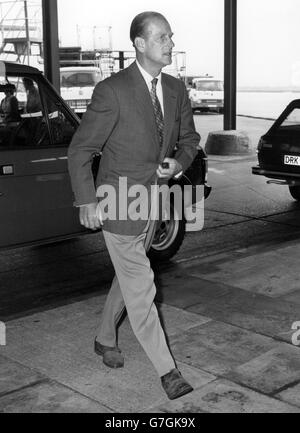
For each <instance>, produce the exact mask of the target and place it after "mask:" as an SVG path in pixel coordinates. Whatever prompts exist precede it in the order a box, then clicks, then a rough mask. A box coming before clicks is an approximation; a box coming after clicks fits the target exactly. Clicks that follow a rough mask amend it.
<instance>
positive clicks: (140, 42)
mask: <svg viewBox="0 0 300 433" xmlns="http://www.w3.org/2000/svg"><path fill="white" fill-rule="evenodd" d="M134 46H135V47H136V49H137V50H138V51H139V52H140V53H143V52H144V50H145V40H144V39H143V38H141V37H140V36H137V37H136V38H135V40H134Z"/></svg>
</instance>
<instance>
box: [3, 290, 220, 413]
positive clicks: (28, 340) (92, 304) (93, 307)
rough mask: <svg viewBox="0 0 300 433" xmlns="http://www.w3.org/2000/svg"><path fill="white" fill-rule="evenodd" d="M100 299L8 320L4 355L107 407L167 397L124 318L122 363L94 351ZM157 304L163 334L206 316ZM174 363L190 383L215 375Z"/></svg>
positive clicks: (142, 405) (136, 406)
mask: <svg viewBox="0 0 300 433" xmlns="http://www.w3.org/2000/svg"><path fill="white" fill-rule="evenodd" d="M104 301H105V296H98V297H94V298H90V299H86V300H84V301H81V302H77V303H73V304H70V305H68V306H62V307H59V308H56V309H52V310H49V311H47V312H46V311H44V312H41V313H36V314H33V315H31V316H27V317H23V318H20V319H16V320H13V321H10V322H8V323H7V346H6V347H4V348H3V352H4V353H5V356H7V357H9V358H10V359H12V360H15V361H18V362H20V363H22V365H24V366H26V367H28V368H33V369H35V370H36V371H38V372H40V373H41V374H44V375H46V376H47V377H48V378H49V379H51V380H55V381H56V382H58V383H60V384H62V385H65V386H66V387H69V388H71V389H72V390H74V391H77V392H78V393H80V394H82V395H84V396H85V397H87V398H90V399H92V401H97V402H99V403H100V405H104V406H105V407H109V408H110V409H111V410H113V411H117V412H120V411H125V412H126V411H129V412H135V411H139V410H145V409H146V408H147V407H150V406H153V404H155V403H156V402H159V401H161V402H163V401H164V400H165V399H166V398H167V397H166V395H165V393H164V391H163V389H162V387H161V384H160V380H159V378H158V377H157V373H156V371H155V370H154V368H153V366H152V364H151V363H150V361H149V359H148V358H147V356H146V354H145V353H144V351H143V349H142V348H141V346H140V345H139V343H138V341H137V339H136V338H135V336H134V334H133V332H132V330H131V327H130V324H129V321H128V319H127V318H126V319H125V320H124V322H123V324H122V326H121V327H120V329H119V341H120V347H121V349H122V350H123V353H124V355H125V368H124V369H118V370H111V369H110V368H108V367H106V366H105V365H104V364H103V363H102V358H101V357H99V356H96V355H95V354H94V352H93V339H94V336H95V331H96V328H97V325H98V321H99V317H100V313H101V310H102V308H103V305H104ZM158 310H159V312H160V314H161V315H162V317H163V319H164V324H165V327H166V330H167V336H168V337H169V338H173V337H174V336H175V335H177V334H178V333H180V334H181V333H183V332H185V331H186V330H189V329H193V328H194V327H195V326H197V327H199V326H202V325H205V324H206V323H208V322H209V321H210V319H209V318H207V317H204V316H201V315H198V314H193V313H190V312H187V311H184V310H182V309H178V308H175V307H171V306H168V305H163V304H159V305H158ZM179 361H180V360H179ZM179 368H180V370H181V371H182V374H184V375H185V377H187V379H189V380H190V381H191V382H192V383H193V384H194V385H195V386H196V387H198V386H199V387H200V386H202V385H203V384H206V383H208V382H210V381H212V380H214V379H215V376H213V375H211V374H210V373H208V372H205V371H202V370H201V369H195V368H194V367H193V366H188V365H186V364H184V363H182V364H180V363H179Z"/></svg>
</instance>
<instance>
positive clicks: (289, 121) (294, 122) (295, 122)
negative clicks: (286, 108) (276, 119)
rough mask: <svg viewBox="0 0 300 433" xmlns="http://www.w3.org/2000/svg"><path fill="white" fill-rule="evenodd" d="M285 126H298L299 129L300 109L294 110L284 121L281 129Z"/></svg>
mask: <svg viewBox="0 0 300 433" xmlns="http://www.w3.org/2000/svg"><path fill="white" fill-rule="evenodd" d="M286 126H299V127H300V108H294V110H293V111H292V112H291V113H290V114H289V115H288V116H287V117H286V118H285V119H284V121H283V122H282V124H281V127H286Z"/></svg>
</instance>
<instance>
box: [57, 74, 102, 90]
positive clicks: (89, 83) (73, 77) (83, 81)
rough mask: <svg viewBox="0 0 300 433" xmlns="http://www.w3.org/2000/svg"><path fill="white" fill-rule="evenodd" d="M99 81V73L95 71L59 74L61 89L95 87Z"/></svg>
mask: <svg viewBox="0 0 300 433" xmlns="http://www.w3.org/2000/svg"><path fill="white" fill-rule="evenodd" d="M100 80H101V73H100V72H96V71H84V72H82V71H81V72H74V71H73V72H61V86H62V87H95V86H96V84H97V83H98V82H99V81H100Z"/></svg>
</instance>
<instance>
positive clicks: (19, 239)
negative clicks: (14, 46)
mask: <svg viewBox="0 0 300 433" xmlns="http://www.w3.org/2000/svg"><path fill="white" fill-rule="evenodd" d="M2 70H5V77H2V83H3V84H4V83H5V82H10V81H11V82H13V83H15V84H16V85H18V83H20V86H21V90H22V95H23V96H22V98H24V91H23V87H22V86H23V85H22V79H23V78H27V79H30V80H32V82H33V85H34V87H35V91H36V93H38V95H39V100H40V106H39V107H37V109H36V111H35V112H27V111H26V104H27V101H23V100H22V101H21V103H20V104H19V111H20V121H18V122H11V123H4V122H1V123H0V249H3V248H15V247H17V246H24V245H31V244H39V243H45V242H53V241H57V240H59V239H66V238H70V237H75V236H78V235H80V234H86V233H89V231H88V230H86V229H84V228H83V227H82V226H81V225H80V223H79V218H78V209H76V208H74V206H73V201H74V197H73V193H72V190H71V184H70V179H69V174H68V169H67V148H68V145H69V143H70V142H71V139H72V136H73V134H74V132H75V131H76V128H77V127H78V125H79V123H80V119H79V118H78V117H77V115H76V114H75V113H74V111H73V110H71V108H70V107H69V105H68V104H67V103H66V102H65V101H64V100H63V99H62V97H61V96H59V94H58V93H57V92H56V90H55V89H54V87H53V86H52V85H51V84H50V83H49V82H48V81H47V79H46V78H45V77H44V76H43V75H42V73H41V72H40V71H39V70H38V69H35V68H32V67H29V66H25V65H21V64H13V63H5V62H2V63H1V64H0V71H2ZM0 81H1V77H0ZM0 89H1V87H0ZM1 95H2V96H1ZM16 95H18V88H17V92H16ZM25 96H26V97H27V94H26V93H25ZM3 97H4V95H3V94H2V93H0V99H2V98H3ZM24 107H25V108H24ZM100 158H101V155H95V158H94V162H93V170H94V172H95V174H96V172H97V170H98V165H99V159H100ZM178 182H180V185H181V186H182V187H183V185H184V184H190V185H192V186H193V190H195V188H196V186H197V185H203V186H204V194H205V197H207V196H208V195H209V193H210V187H209V186H208V185H207V157H206V155H205V153H204V152H203V151H202V150H200V149H199V152H198V156H197V157H196V158H195V160H194V162H193V164H192V166H191V167H190V168H189V169H188V170H187V171H186V172H185V174H184V176H183V177H182V178H181V180H180V181H178ZM193 200H194V198H193ZM194 201H195V200H194ZM187 227H188V225H186V222H185V220H184V219H183V220H181V221H175V219H174V217H173V215H172V214H171V215H170V217H169V219H167V220H165V221H162V223H161V225H159V227H158V230H157V233H156V236H155V238H154V241H153V244H152V248H151V250H150V253H149V255H150V256H152V258H154V259H157V260H167V259H169V258H171V257H172V256H173V255H174V254H175V253H176V252H177V250H178V249H179V247H180V245H181V243H182V241H183V238H184V235H185V232H186V228H187Z"/></svg>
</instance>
